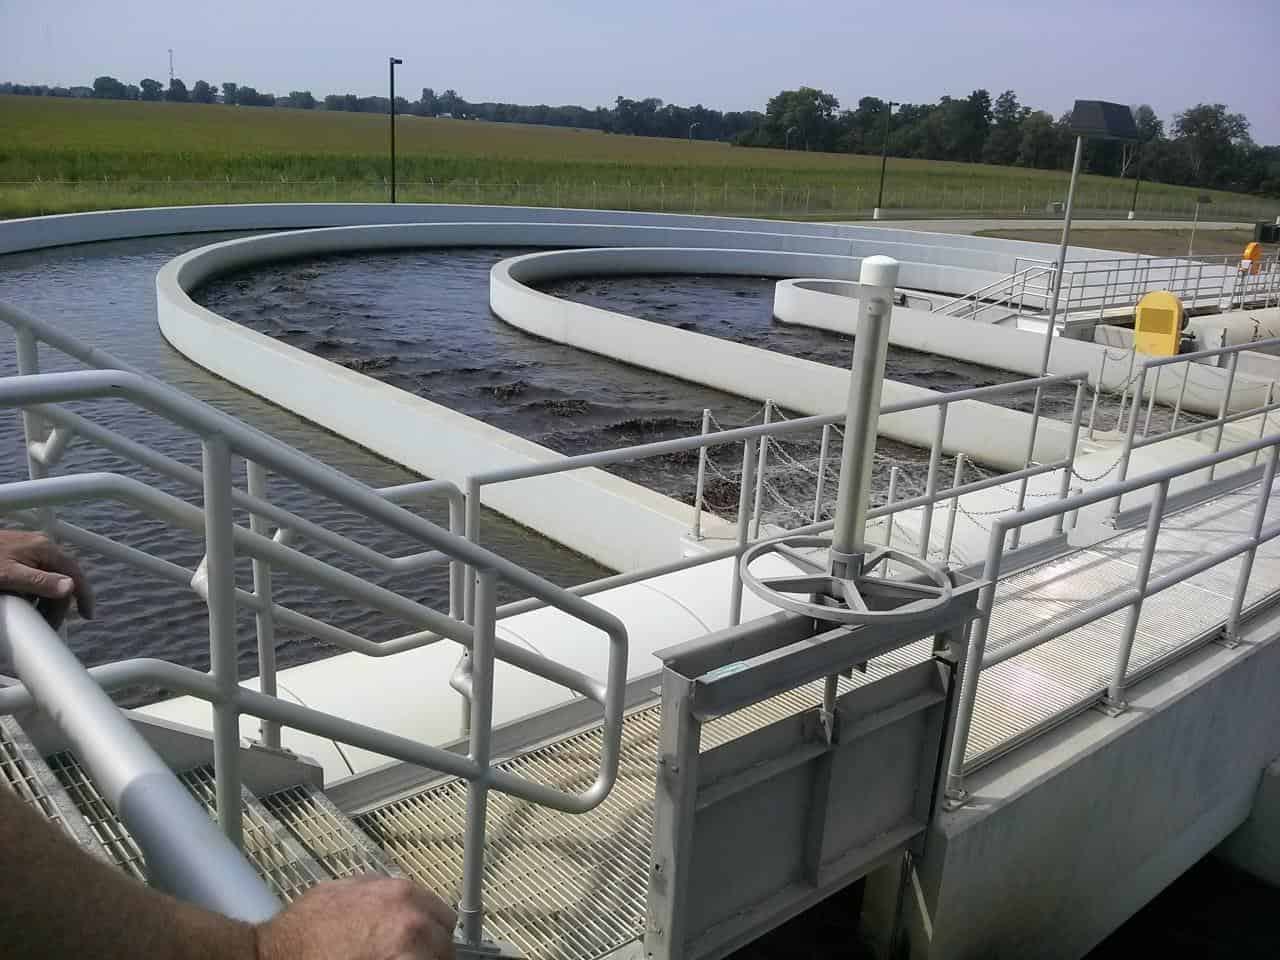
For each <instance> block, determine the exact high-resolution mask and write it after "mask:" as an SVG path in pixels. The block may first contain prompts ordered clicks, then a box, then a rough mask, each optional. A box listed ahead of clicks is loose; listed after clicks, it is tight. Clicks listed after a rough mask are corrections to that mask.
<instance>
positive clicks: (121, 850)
mask: <svg viewBox="0 0 1280 960" xmlns="http://www.w3.org/2000/svg"><path fill="white" fill-rule="evenodd" d="M48 763H49V768H50V769H51V770H53V773H54V775H55V776H56V777H57V778H58V782H59V783H61V784H62V787H63V789H65V790H66V791H67V795H68V796H70V797H71V800H72V802H73V803H75V805H76V809H78V810H79V811H80V815H81V816H83V817H84V818H85V820H86V821H87V822H88V824H89V829H90V830H92V831H93V834H94V836H95V837H97V838H98V842H99V843H100V844H102V847H103V849H104V850H106V852H107V855H108V856H109V857H110V858H111V860H112V862H113V863H115V865H116V866H118V867H119V868H120V869H121V870H124V871H125V872H126V873H128V874H129V875H130V876H132V877H134V878H135V879H137V880H141V881H142V882H143V883H146V882H147V873H146V864H145V863H144V862H143V860H142V851H141V850H139V849H138V845H137V843H135V842H134V839H133V836H132V835H131V834H130V833H129V831H128V830H127V829H126V828H125V825H124V824H123V823H121V822H120V819H119V818H118V817H117V816H116V814H115V811H114V810H112V809H111V807H110V806H108V805H107V801H106V800H105V799H103V796H102V794H101V793H99V792H98V788H97V787H96V786H94V784H93V781H92V780H90V779H89V776H88V774H86V773H85V771H84V768H83V767H81V766H80V764H79V763H78V762H77V761H76V758H75V757H73V756H72V755H71V754H69V753H57V754H54V755H53V756H51V757H49V759H48Z"/></svg>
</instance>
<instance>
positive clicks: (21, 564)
mask: <svg viewBox="0 0 1280 960" xmlns="http://www.w3.org/2000/svg"><path fill="white" fill-rule="evenodd" d="M0 592H6V593H19V594H23V595H25V596H33V597H38V598H39V602H37V604H36V606H37V608H38V609H39V610H40V612H41V614H43V615H44V618H45V619H46V620H48V621H49V625H50V626H52V627H54V628H57V627H59V626H61V625H62V621H63V620H64V619H66V616H67V611H68V610H69V609H70V608H71V598H72V596H74V597H75V599H76V609H77V610H79V611H80V616H82V617H84V618H85V619H86V620H88V619H91V618H92V617H93V591H92V590H91V589H90V587H89V581H88V579H87V578H86V577H85V575H84V573H83V572H82V571H81V570H80V565H79V564H78V563H76V561H75V559H74V558H73V557H71V556H70V555H69V554H66V553H63V552H62V550H61V548H59V547H58V545H57V544H55V543H54V542H53V541H52V540H50V539H49V538H48V537H46V536H45V535H44V534H43V533H28V532H27V531H25V530H0Z"/></svg>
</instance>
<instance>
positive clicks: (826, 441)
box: [813, 423, 831, 523]
mask: <svg viewBox="0 0 1280 960" xmlns="http://www.w3.org/2000/svg"><path fill="white" fill-rule="evenodd" d="M830 446H831V424H829V423H824V424H823V425H822V443H821V445H820V446H819V447H818V485H817V489H815V490H814V492H813V522H814V523H817V522H818V519H819V518H820V517H821V516H822V488H823V487H824V486H826V482H827V451H828V450H829V449H830Z"/></svg>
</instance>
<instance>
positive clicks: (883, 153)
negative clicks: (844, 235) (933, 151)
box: [871, 100, 894, 220]
mask: <svg viewBox="0 0 1280 960" xmlns="http://www.w3.org/2000/svg"><path fill="white" fill-rule="evenodd" d="M893 107H894V103H893V101H892V100H890V101H889V102H888V103H887V104H885V111H884V140H883V141H882V142H881V144H880V190H879V191H878V192H877V193H876V206H875V210H873V211H872V213H871V219H873V220H879V219H880V216H881V212H880V211H881V208H882V207H883V206H884V172H885V168H886V167H887V166H888V165H889V129H890V127H891V126H892V125H893Z"/></svg>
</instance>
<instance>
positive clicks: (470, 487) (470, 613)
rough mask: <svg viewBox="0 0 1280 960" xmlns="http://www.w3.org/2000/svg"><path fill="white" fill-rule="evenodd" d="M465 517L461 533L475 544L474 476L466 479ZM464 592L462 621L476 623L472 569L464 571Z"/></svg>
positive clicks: (477, 490) (477, 535)
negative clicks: (465, 580)
mask: <svg viewBox="0 0 1280 960" xmlns="http://www.w3.org/2000/svg"><path fill="white" fill-rule="evenodd" d="M466 487H467V489H466V498H467V503H466V515H465V519H464V522H463V531H464V533H465V536H466V538H467V539H468V540H469V541H470V542H472V543H475V544H478V543H479V542H480V481H479V480H477V479H476V478H475V477H474V476H470V477H467V484H466ZM466 578H467V582H466V590H465V591H464V593H463V598H462V603H463V619H464V620H466V622H467V623H475V622H476V571H475V568H474V567H470V566H469V567H467V569H466Z"/></svg>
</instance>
